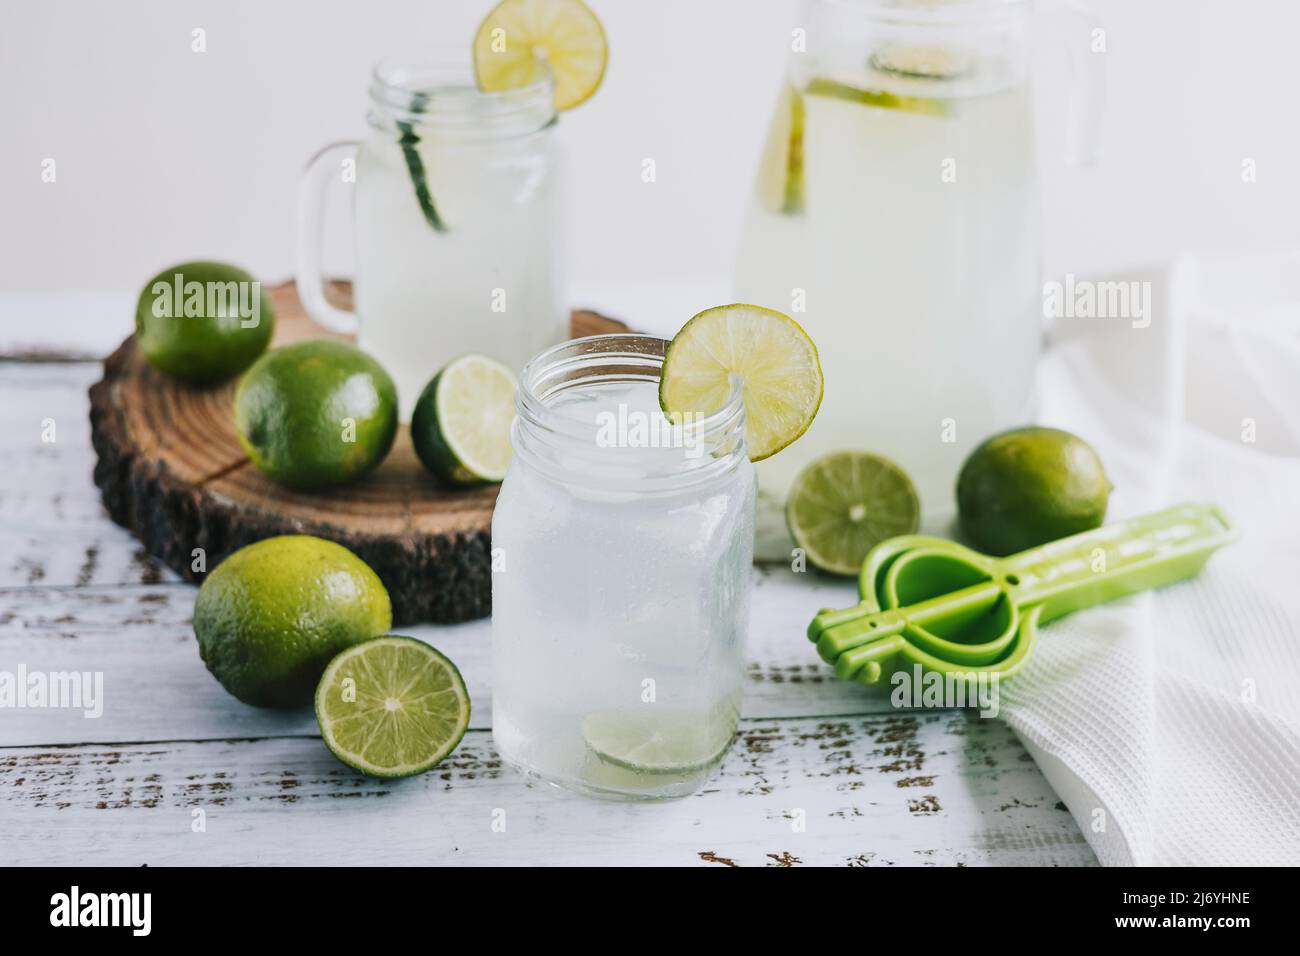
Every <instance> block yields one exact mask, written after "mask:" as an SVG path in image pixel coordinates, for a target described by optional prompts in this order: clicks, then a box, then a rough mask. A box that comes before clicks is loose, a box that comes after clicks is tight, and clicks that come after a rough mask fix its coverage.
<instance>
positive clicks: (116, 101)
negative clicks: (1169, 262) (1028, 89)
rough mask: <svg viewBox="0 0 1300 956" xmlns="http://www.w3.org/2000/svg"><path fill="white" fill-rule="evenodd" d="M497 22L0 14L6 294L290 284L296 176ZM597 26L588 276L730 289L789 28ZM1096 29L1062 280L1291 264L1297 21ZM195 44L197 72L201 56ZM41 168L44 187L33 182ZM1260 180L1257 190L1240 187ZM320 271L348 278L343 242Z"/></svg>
mask: <svg viewBox="0 0 1300 956" xmlns="http://www.w3.org/2000/svg"><path fill="white" fill-rule="evenodd" d="M1043 2H1047V0H1043ZM491 3H492V0H366V2H344V0H324V2H321V0H317V2H307V0H261V2H253V0H236V2H230V0H222V2H218V0H185V2H177V0H116V2H102V0H99V2H96V0H5V2H4V6H3V13H0V18H2V22H0V137H2V140H0V142H2V143H3V147H2V148H0V244H2V245H0V292H15V291H42V290H48V291H55V290H60V291H61V290H114V291H124V292H127V291H134V290H135V289H136V288H138V286H139V284H140V283H141V282H142V281H143V280H144V279H145V278H147V277H148V275H149V274H151V273H152V272H153V271H154V270H155V269H157V268H159V267H161V266H163V265H165V264H167V263H169V262H171V261H176V260H180V259H184V258H190V257H198V256H203V257H215V258H223V259H230V260H233V261H236V262H239V263H242V264H245V265H246V266H248V267H249V268H251V269H253V270H254V271H255V272H257V273H258V274H259V275H261V276H262V277H263V278H265V279H272V278H277V277H283V276H287V275H288V274H289V272H290V270H291V268H292V262H293V241H294V214H295V202H296V191H295V185H296V180H297V177H298V173H299V170H300V169H301V167H302V166H303V164H304V162H305V161H306V159H307V158H308V157H309V156H310V155H311V154H312V152H313V151H314V150H315V149H316V148H317V147H318V146H320V145H322V144H324V143H326V142H328V141H331V140H334V139H340V138H349V137H355V136H357V135H359V134H360V133H361V132H362V131H363V129H364V125H363V123H364V115H365V109H366V97H365V90H366V85H367V79H368V67H369V65H370V64H371V63H372V61H374V60H375V59H377V58H378V57H379V56H381V55H382V54H385V53H388V52H392V51H393V50H412V49H416V50H418V49H421V48H422V47H429V46H436V45H439V44H448V43H461V42H464V43H468V42H469V38H470V37H471V35H472V31H473V28H474V26H475V24H476V23H477V22H478V20H479V19H480V18H481V16H482V14H483V13H484V12H485V11H486V10H487V9H488V8H489V7H490V6H491ZM592 5H593V7H594V8H595V9H596V11H597V12H598V14H599V15H600V17H601V19H602V20H603V21H604V23H605V25H606V28H607V31H608V35H609V40H610V45H611V51H612V52H611V62H610V69H609V73H608V76H607V78H606V82H605V85H604V87H603V88H602V90H601V91H600V93H599V94H598V95H597V96H596V98H595V99H594V100H592V101H591V102H590V103H588V104H587V105H585V106H584V107H582V108H581V109H579V110H577V111H575V112H574V113H572V114H570V115H566V116H565V117H564V118H563V120H562V123H561V128H562V133H563V138H564V141H565V143H566V146H567V149H568V152H569V158H570V161H571V175H572V190H571V193H572V204H571V208H572V218H571V222H570V229H571V233H572V236H571V241H570V249H571V252H572V272H573V275H574V277H575V278H576V279H577V280H579V281H581V280H584V279H588V280H589V279H600V280H612V279H619V278H637V279H642V280H646V279H650V280H653V279H660V278H667V277H674V278H691V279H705V280H713V279H720V278H722V277H725V276H726V275H727V274H728V272H729V269H730V260H731V256H732V253H733V249H734V245H735V240H736V235H737V230H738V228H739V222H740V213H741V209H742V206H743V204H744V202H745V201H746V199H747V196H748V194H749V188H750V182H751V177H752V172H753V166H754V161H755V157H756V155H757V152H758V149H759V146H760V143H761V141H762V136H763V132H764V128H765V126H766V122H767V111H768V109H769V106H770V101H771V99H772V95H773V93H774V91H775V89H776V87H777V83H778V80H779V76H780V70H781V65H782V60H783V56H784V51H785V49H786V48H787V45H788V41H789V32H788V31H789V28H790V26H791V25H792V24H793V23H794V22H795V21H794V5H793V3H791V2H788V0H655V2H632V0H592ZM1098 7H1099V10H1100V12H1101V14H1102V16H1103V18H1104V20H1105V22H1106V25H1107V30H1108V36H1107V39H1108V47H1109V51H1108V52H1107V53H1106V54H1105V58H1106V66H1107V69H1108V71H1109V90H1108V111H1107V115H1106V121H1105V128H1104V144H1105V155H1104V157H1103V165H1102V166H1101V168H1100V169H1098V170H1096V171H1092V172H1082V171H1078V170H1071V169H1067V168H1066V167H1065V166H1064V164H1063V163H1062V161H1061V158H1060V150H1061V145H1062V140H1063V128H1064V123H1065V120H1064V117H1063V116H1062V114H1061V107H1062V104H1063V103H1064V102H1065V88H1066V84H1067V83H1068V76H1067V70H1066V69H1065V67H1064V65H1063V55H1062V51H1061V43H1060V40H1059V38H1053V37H1052V36H1051V35H1050V29H1049V28H1050V27H1051V26H1052V23H1054V22H1055V21H1054V20H1053V21H1052V22H1051V23H1049V22H1044V23H1043V24H1042V26H1043V28H1044V30H1045V31H1048V32H1045V33H1044V34H1043V35H1042V37H1041V42H1040V43H1039V44H1038V56H1037V59H1038V61H1039V70H1038V76H1037V79H1038V89H1037V99H1038V105H1039V135H1040V139H1041V141H1042V143H1041V157H1040V158H1041V164H1042V168H1043V183H1044V195H1045V202H1044V217H1045V241H1046V250H1045V252H1046V265H1047V268H1048V270H1049V272H1051V273H1061V272H1066V271H1075V272H1085V271H1091V270H1102V269H1112V268H1120V267H1125V266H1129V265H1136V264H1144V263H1149V262H1153V261H1157V260H1161V259H1165V258H1168V257H1171V256H1174V255H1176V254H1178V253H1180V252H1183V251H1219V250H1232V249H1245V248H1257V247H1266V246H1275V245H1280V244H1296V242H1297V238H1298V237H1300V177H1298V176H1297V171H1300V121H1298V120H1297V116H1300V107H1297V92H1300V55H1297V47H1296V40H1295V38H1296V36H1297V35H1300V4H1296V3H1287V2H1281V0H1275V2H1267V0H1104V2H1100V3H1099V4H1098ZM1040 19H1044V20H1046V19H1047V18H1040ZM194 27H203V28H204V29H205V30H206V31H207V52H206V53H203V54H195V53H193V52H191V49H190V44H191V30H192V29H193V28H194ZM47 157H53V158H54V159H56V161H57V164H58V165H57V171H58V180H57V182H56V183H54V184H45V183H42V182H41V178H40V173H41V162H42V160H43V159H45V158H47ZM645 157H653V158H654V159H655V160H656V163H657V167H658V181H657V182H656V183H654V184H652V185H647V184H644V183H642V181H641V178H640V171H641V161H642V159H643V158H645ZM1245 157H1252V158H1254V159H1255V160H1256V162H1257V165H1258V182H1257V183H1255V184H1244V183H1243V182H1242V181H1241V162H1242V159H1243V158H1245ZM331 249H332V254H331V257H330V258H331V262H332V263H334V264H336V265H338V266H339V267H340V268H343V267H345V266H346V265H347V255H346V249H347V245H346V242H345V241H344V240H343V239H342V238H336V239H335V241H334V242H333V243H332V244H331ZM3 321H6V322H8V321H10V320H9V319H8V318H4V319H3Z"/></svg>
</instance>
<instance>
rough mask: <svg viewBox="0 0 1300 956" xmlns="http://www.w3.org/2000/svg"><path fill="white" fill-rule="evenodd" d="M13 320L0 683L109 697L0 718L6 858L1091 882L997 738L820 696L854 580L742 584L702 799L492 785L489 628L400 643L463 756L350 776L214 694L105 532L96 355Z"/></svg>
mask: <svg viewBox="0 0 1300 956" xmlns="http://www.w3.org/2000/svg"><path fill="white" fill-rule="evenodd" d="M128 314H129V313H128ZM15 318H16V316H15V315H14V312H13V309H12V307H9V308H5V309H4V310H3V311H2V312H0V321H2V322H4V323H5V325H6V328H5V329H4V330H3V334H0V435H3V438H4V441H3V443H2V444H0V671H8V672H10V673H16V672H17V671H18V669H19V668H26V669H27V671H28V672H34V671H41V672H45V673H50V672H60V671H73V670H75V671H83V672H87V671H88V672H99V673H102V675H103V696H104V701H103V713H102V715H101V716H100V717H98V718H87V717H85V716H83V714H82V712H81V711H79V710H71V709H49V708H46V709H30V708H21V709H18V708H3V709H0V863H2V864H51V863H62V864H126V865H139V864H144V863H148V864H152V865H159V864H289V863H302V864H326V865H330V864H349V865H356V864H363V863H376V864H384V863H407V864H428V863H437V864H479V865H482V864H513V865H549V864H565V863H569V864H615V865H624V864H627V865H646V864H674V865H689V864H698V865H718V866H725V865H737V866H793V865H813V864H834V865H848V866H868V865H909V864H911V865H933V864H1091V863H1094V862H1095V857H1094V856H1093V854H1092V851H1091V850H1090V849H1089V847H1088V845H1087V843H1086V841H1085V840H1084V838H1083V836H1082V834H1081V833H1080V832H1079V830H1078V828H1077V826H1076V825H1075V823H1074V820H1073V818H1072V817H1071V815H1070V814H1069V813H1068V812H1067V811H1066V809H1065V807H1064V806H1063V805H1062V804H1060V803H1059V802H1058V798H1057V797H1056V795H1055V794H1054V793H1053V792H1052V789H1051V787H1050V786H1049V785H1048V784H1047V782H1046V780H1044V778H1043V776H1042V774H1041V773H1040V772H1039V770H1038V768H1037V767H1036V766H1035V764H1034V763H1033V761H1032V760H1031V759H1030V758H1029V755H1028V754H1027V753H1026V752H1025V750H1024V749H1023V748H1022V747H1021V745H1020V744H1019V742H1018V741H1017V740H1016V738H1015V736H1014V735H1013V734H1012V733H1011V731H1010V730H1008V729H1007V728H1006V727H1005V726H1004V725H1003V724H1002V723H1000V722H998V721H995V720H981V719H979V718H978V717H976V716H974V715H970V714H966V713H963V712H960V711H917V712H898V711H892V712H891V711H890V710H889V704H888V701H887V700H884V699H882V698H881V697H880V696H878V695H877V696H873V695H872V694H871V693H870V692H869V691H867V690H865V689H863V688H858V687H855V686H851V685H848V684H844V683H841V682H837V681H835V680H834V679H833V678H832V677H831V675H830V673H829V670H828V668H826V667H825V666H824V665H822V664H821V663H820V662H819V661H818V660H817V658H816V655H815V654H814V653H813V652H812V649H811V647H810V646H809V645H808V643H807V641H806V640H805V638H804V636H803V630H804V627H805V626H806V623H807V620H808V618H809V616H810V615H811V614H812V613H814V612H815V610H816V609H817V608H819V607H822V606H829V605H838V604H847V603H851V602H852V601H853V600H854V594H853V589H852V586H851V585H850V584H847V583H845V584H840V583H833V582H827V581H824V580H818V579H816V578H814V577H813V576H812V575H795V574H793V573H791V572H789V571H786V570H784V569H777V570H771V569H762V570H757V571H756V572H755V591H754V598H753V601H754V604H753V615H752V617H753V624H752V632H751V635H750V643H749V669H748V678H747V682H746V686H745V702H744V719H743V721H742V725H741V730H740V735H739V738H738V740H737V742H736V745H735V746H734V748H733V749H732V751H731V753H730V754H729V755H728V756H727V758H726V760H725V762H724V764H723V766H722V768H721V770H720V771H719V772H718V773H717V774H716V775H715V778H714V779H713V780H712V781H711V782H710V783H709V784H708V786H707V787H706V789H705V790H704V791H703V792H702V793H699V794H697V795H695V796H693V797H689V798H686V799H683V800H679V801H675V802H670V803H657V804H640V805H631V804H621V803H608V802H601V801H591V800H587V799H583V798H580V797H576V796H570V795H568V794H565V793H561V792H559V791H555V790H553V789H551V788H549V787H547V786H544V785H538V784H534V783H530V782H528V781H526V780H525V779H524V778H522V777H520V776H519V775H517V774H515V773H514V772H513V771H511V770H510V769H509V768H506V767H503V766H502V764H501V761H500V760H499V759H498V757H497V755H496V753H495V752H494V750H493V747H492V737H491V732H490V727H491V694H490V688H489V686H488V679H489V674H490V667H489V656H490V655H489V644H488V641H489V632H488V626H487V622H485V621H480V622H476V623H473V624H468V625H461V626H456V627H433V626H423V627H414V628H409V629H407V633H410V634H412V635H413V636H416V637H419V638H422V639H424V640H427V641H429V642H431V643H433V644H436V645H437V646H438V647H439V648H440V649H441V650H443V651H444V652H445V653H447V654H448V655H449V656H450V657H451V658H452V659H453V660H455V661H456V662H457V664H458V665H459V666H460V668H461V670H462V671H463V673H464V675H465V679H466V681H467V683H468V685H469V690H470V694H471V696H472V699H473V705H474V714H473V720H472V723H471V726H470V731H469V732H468V733H467V734H466V736H465V739H464V742H463V743H462V744H461V746H460V748H459V749H458V750H457V751H456V752H455V753H454V754H453V755H452V756H451V757H450V758H448V759H447V760H446V761H445V762H444V763H443V764H442V765H441V766H440V767H438V768H436V769H435V770H433V771H431V772H430V773H428V774H425V775H424V776H421V777H418V778H414V779H409V780H405V781H398V782H381V781H376V780H371V779H368V778H366V777H363V776H361V775H359V774H357V773H355V772H353V771H352V770H350V769H348V768H347V767H344V766H343V765H342V764H340V763H338V762H337V761H335V759H334V758H333V757H332V756H331V755H330V754H329V753H328V752H327V751H326V749H325V747H324V746H323V745H322V744H321V742H320V739H319V737H318V736H317V732H316V725H315V719H314V717H313V716H312V714H311V713H310V711H304V712H299V713H277V712H269V711H264V710H258V709H256V708H252V707H246V706H244V705H242V704H240V703H239V702H238V701H236V700H234V699H233V698H231V697H229V696H228V695H227V694H226V693H225V691H223V690H222V689H221V687H220V686H218V685H217V683H216V681H214V680H213V679H212V678H211V677H210V676H209V675H208V673H207V671H206V670H205V668H204V666H203V664H202V663H201V662H200V660H199V655H198V651H197V647H196V644H195V640H194V634H193V631H192V629H191V624H190V615H191V611H192V608H193V602H194V595H195V589H194V588H193V587H192V586H189V585H186V584H184V583H181V582H180V581H178V580H177V579H176V578H175V577H174V576H173V575H172V574H171V573H170V572H169V571H166V570H164V569H162V568H161V567H160V566H159V565H158V564H157V563H156V562H155V561H154V560H153V559H151V558H150V557H149V556H148V555H147V554H145V553H144V552H143V550H141V548H140V547H139V545H138V544H137V543H136V542H135V540H134V539H133V538H132V537H131V536H130V535H129V534H128V533H127V532H126V531H124V530H122V529H121V528H119V527H117V526H115V525H113V524H112V523H111V522H110V521H109V520H108V518H107V516H106V515H105V513H104V511H103V509H102V507H101V505H100V502H99V497H98V492H97V490H96V489H95V487H94V485H93V484H92V482H91V477H90V475H91V467H92V465H93V461H94V456H93V452H92V451H91V449H90V445H89V424H88V421H87V408H88V402H87V398H86V390H87V388H88V387H89V386H90V385H91V383H92V382H94V381H95V380H96V379H97V378H98V377H99V364H98V361H97V360H96V359H95V358H94V356H97V355H99V354H102V353H103V351H105V350H106V349H105V348H103V347H101V346H104V345H106V344H109V343H101V342H95V341H94V340H93V338H92V339H91V341H92V345H91V352H90V353H89V354H85V353H82V354H75V353H74V354H69V353H67V352H66V351H65V352H63V353H49V352H45V351H31V350H29V349H26V348H24V349H22V350H19V349H18V348H17V347H16V346H15V345H14V344H13V343H14V342H17V341H19V335H18V332H19V329H18V327H17V326H16V325H10V323H14V322H15ZM22 331H24V332H26V333H27V334H28V336H29V337H30V336H31V335H32V334H33V333H32V330H31V326H30V325H24V326H23V330H22ZM36 334H38V335H39V331H38V332H37V333H36ZM100 337H101V338H102V336H100ZM83 348H84V346H83ZM51 422H52V423H53V427H54V429H55V431H54V437H55V440H54V441H53V442H47V441H44V440H43V435H44V437H48V429H49V427H50V423H51ZM196 811H202V813H201V814H200V813H198V812H196ZM502 811H504V815H503V814H502ZM200 819H201V821H202V823H203V828H202V829H200V828H198V826H197V823H196V821H198V820H200ZM502 820H504V823H505V827H504V831H503V830H502V828H501V826H500V823H501V821H502ZM494 823H495V824H496V825H495V826H494Z"/></svg>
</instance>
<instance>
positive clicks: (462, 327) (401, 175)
mask: <svg viewBox="0 0 1300 956" xmlns="http://www.w3.org/2000/svg"><path fill="white" fill-rule="evenodd" d="M368 122H369V127H370V132H369V134H368V135H367V137H366V138H365V139H364V140H362V141H361V142H359V143H357V142H345V143H337V144H334V145H332V146H329V147H326V148H325V149H324V150H322V151H321V152H320V153H318V154H317V155H316V156H315V158H313V159H312V161H311V163H310V164H309V165H308V167H307V169H306V172H305V173H304V177H303V182H302V189H301V196H300V203H299V235H298V270H297V271H298V294H299V295H300V296H301V298H302V301H303V304H304V306H305V307H306V309H307V312H308V314H310V315H311V317H312V318H313V319H315V320H316V321H317V322H319V323H320V324H321V325H323V326H325V327H327V328H329V329H332V330H335V331H341V332H348V333H356V334H357V335H358V344H359V345H360V347H361V348H362V349H364V350H365V351H367V352H369V353H370V354H371V355H373V356H374V357H375V358H376V359H377V360H378V361H379V362H380V364H382V365H383V366H384V367H385V368H386V369H387V370H388V372H389V373H390V374H391V375H392V376H393V379H394V381H395V382H396V383H397V390H398V397H399V400H400V403H401V410H402V418H403V420H409V418H410V414H411V411H412V408H413V406H414V404H415V401H416V399H417V398H418V397H419V394H420V391H421V390H422V389H423V388H424V386H425V384H426V383H427V382H428V381H429V379H430V378H432V377H433V375H434V374H435V373H436V372H437V371H438V369H440V368H441V367H442V366H443V365H445V364H446V363H447V362H448V361H449V360H451V359H453V358H455V357H456V356H458V355H463V354H465V353H467V352H480V353H483V354H485V355H488V356H491V357H492V358H495V359H497V360H498V361H501V362H503V363H504V364H506V365H507V366H509V367H510V368H511V369H512V370H514V371H516V372H518V371H519V369H520V368H522V366H523V364H524V362H525V361H527V359H528V358H529V357H530V356H532V355H533V354H535V353H536V352H538V351H539V350H540V349H542V348H544V347H545V346H547V345H551V344H554V343H555V342H557V341H559V340H561V339H562V338H563V337H564V332H565V328H566V316H565V308H564V294H563V279H564V263H563V257H562V251H561V249H562V243H561V241H560V231H561V228H560V214H561V203H562V196H561V181H560V168H559V167H560V158H559V155H558V151H557V145H556V143H555V137H554V131H555V106H554V87H553V83H552V80H551V78H550V77H549V75H546V76H542V77H540V78H539V79H538V80H537V81H536V82H534V83H532V84H530V85H528V86H524V87H521V88H519V89H514V90H509V91H505V92H500V93H484V92H482V91H480V90H479V89H478V87H477V86H476V84H475V81H474V73H473V67H472V66H471V65H470V63H469V61H468V59H464V60H458V59H457V58H456V57H455V56H450V55H449V56H444V57H441V58H440V59H439V60H438V61H437V62H435V63H433V64H421V63H407V62H401V61H396V60H385V61H383V62H381V63H380V64H379V65H378V66H377V67H376V68H375V70H374V74H373V80H372V83H371V86H370V110H369V115H368ZM353 181H354V197H353V210H354V244H355V250H356V275H355V279H354V302H355V309H356V311H355V312H349V311H346V310H343V309H340V308H338V307H337V306H335V305H333V304H331V303H330V302H328V301H327V300H326V298H325V294H324V286H323V280H322V275H321V250H322V245H323V242H322V239H323V236H322V225H323V223H322V218H323V217H322V210H323V207H324V202H325V199H326V195H327V190H328V189H329V187H330V185H331V184H347V183H349V182H353Z"/></svg>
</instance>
